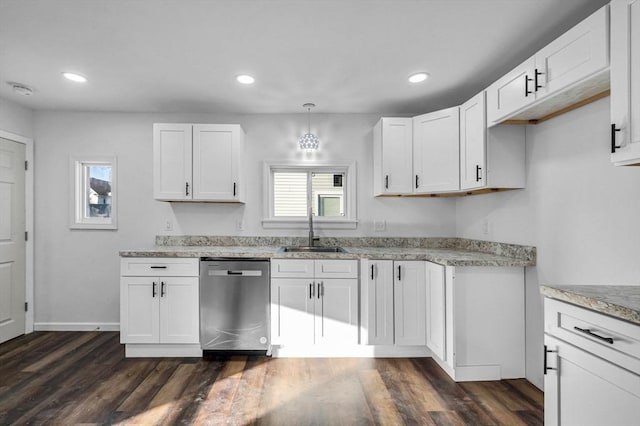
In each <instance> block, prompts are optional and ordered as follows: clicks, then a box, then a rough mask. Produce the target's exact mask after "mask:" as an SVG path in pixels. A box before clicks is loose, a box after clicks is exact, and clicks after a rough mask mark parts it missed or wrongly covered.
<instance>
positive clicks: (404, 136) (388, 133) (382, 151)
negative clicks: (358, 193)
mask: <svg viewBox="0 0 640 426" xmlns="http://www.w3.org/2000/svg"><path fill="white" fill-rule="evenodd" d="M379 137H380V144H379V145H380V147H379V148H378V149H376V153H375V154H374V155H375V156H378V155H379V156H380V161H381V171H382V176H381V179H382V183H381V186H382V188H381V189H382V191H381V193H382V194H407V193H411V181H412V179H411V175H412V170H411V158H412V152H411V151H412V142H413V125H412V119H411V118H383V119H382V129H381V135H380V136H379ZM376 145H377V144H376Z"/></svg>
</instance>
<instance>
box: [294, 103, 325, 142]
mask: <svg viewBox="0 0 640 426" xmlns="http://www.w3.org/2000/svg"><path fill="white" fill-rule="evenodd" d="M315 106H316V104H312V103H306V104H304V105H302V107H303V108H306V109H307V114H308V117H309V120H308V127H307V133H305V134H304V135H303V136H302V137H301V138H300V139H299V140H298V145H299V146H300V149H306V150H307V151H314V150H316V149H318V147H319V146H320V139H318V137H317V136H316V135H314V134H313V133H311V108H313V107H315Z"/></svg>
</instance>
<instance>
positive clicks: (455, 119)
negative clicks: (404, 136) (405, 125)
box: [404, 107, 460, 193]
mask: <svg viewBox="0 0 640 426" xmlns="http://www.w3.org/2000/svg"><path fill="white" fill-rule="evenodd" d="M404 167H405V168H407V165H406V164H405V165H404ZM413 173H414V176H413V191H414V192H416V193H429V192H441V191H457V190H458V189H460V120H459V109H458V107H453V108H448V109H444V110H441V111H437V112H432V113H429V114H424V115H420V116H418V117H414V118H413Z"/></svg>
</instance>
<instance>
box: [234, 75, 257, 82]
mask: <svg viewBox="0 0 640 426" xmlns="http://www.w3.org/2000/svg"><path fill="white" fill-rule="evenodd" d="M236 81H237V82H238V83H242V84H253V83H255V81H256V79H255V78H253V77H251V76H250V75H247V74H241V75H239V76H237V77H236Z"/></svg>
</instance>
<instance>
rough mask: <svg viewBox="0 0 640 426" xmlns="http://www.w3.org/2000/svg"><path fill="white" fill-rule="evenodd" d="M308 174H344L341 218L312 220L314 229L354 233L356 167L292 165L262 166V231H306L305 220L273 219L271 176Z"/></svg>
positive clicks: (343, 164) (341, 164)
mask: <svg viewBox="0 0 640 426" xmlns="http://www.w3.org/2000/svg"><path fill="white" fill-rule="evenodd" d="M274 171H278V172H282V171H284V172H304V171H306V172H309V171H315V172H320V173H336V174H337V173H344V182H343V186H344V195H343V196H344V203H345V204H344V211H345V215H344V216H326V217H325V216H314V217H313V226H314V228H315V229H356V228H357V227H358V217H357V215H356V176H357V175H356V163H355V162H351V163H313V164H310V163H306V164H305V163H294V162H282V161H280V162H273V161H265V162H264V163H263V182H264V190H263V198H262V199H263V200H264V203H263V205H264V213H263V219H262V227H263V228H265V229H272V228H274V229H275V228H280V229H285V228H287V229H306V228H308V227H309V220H308V218H307V217H306V216H305V217H297V216H296V217H275V216H274V215H273V211H274V206H273V172H274Z"/></svg>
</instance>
